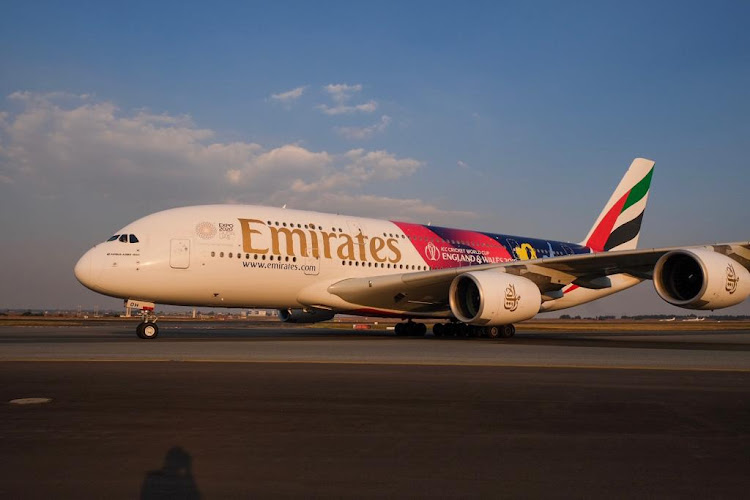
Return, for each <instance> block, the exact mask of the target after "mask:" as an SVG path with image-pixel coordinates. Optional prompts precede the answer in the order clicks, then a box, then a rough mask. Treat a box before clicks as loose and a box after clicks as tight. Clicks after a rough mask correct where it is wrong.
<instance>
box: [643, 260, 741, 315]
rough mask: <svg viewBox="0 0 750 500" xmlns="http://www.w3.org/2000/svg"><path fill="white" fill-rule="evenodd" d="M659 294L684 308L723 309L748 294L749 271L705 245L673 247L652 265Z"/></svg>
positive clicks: (738, 301)
mask: <svg viewBox="0 0 750 500" xmlns="http://www.w3.org/2000/svg"><path fill="white" fill-rule="evenodd" d="M654 287H655V288H656V293H658V294H659V297H661V298H662V299H664V300H665V301H667V302H669V303H670V304H672V305H675V306H678V307H684V308H685V309H722V308H724V307H729V306H734V305H737V304H739V303H740V302H742V301H743V300H745V299H746V298H747V297H748V295H750V272H748V270H747V269H745V267H744V266H742V265H741V264H739V263H738V262H736V261H734V260H732V259H730V258H729V257H727V256H726V255H723V254H720V253H717V252H713V251H711V250H708V249H702V248H699V249H685V250H674V251H672V252H669V253H666V254H664V255H662V257H661V258H660V259H659V260H658V261H657V262H656V266H655V267H654Z"/></svg>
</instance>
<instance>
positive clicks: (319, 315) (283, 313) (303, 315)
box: [279, 309, 336, 323]
mask: <svg viewBox="0 0 750 500" xmlns="http://www.w3.org/2000/svg"><path fill="white" fill-rule="evenodd" d="M334 316H336V313H335V312H333V311H321V310H319V309H310V310H307V309H279V319H281V321H283V322H284V323H319V322H321V321H328V320H329V319H333V317H334Z"/></svg>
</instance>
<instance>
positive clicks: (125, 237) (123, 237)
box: [120, 234, 128, 243]
mask: <svg viewBox="0 0 750 500" xmlns="http://www.w3.org/2000/svg"><path fill="white" fill-rule="evenodd" d="M120 241H122V242H123V243H127V242H128V235H127V234H123V235H121V236H120Z"/></svg>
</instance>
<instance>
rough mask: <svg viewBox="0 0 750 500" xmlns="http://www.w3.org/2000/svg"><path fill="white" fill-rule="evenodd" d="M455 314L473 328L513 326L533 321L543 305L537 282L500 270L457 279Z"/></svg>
mask: <svg viewBox="0 0 750 500" xmlns="http://www.w3.org/2000/svg"><path fill="white" fill-rule="evenodd" d="M448 297H449V300H450V306H451V312H452V313H453V315H454V316H455V317H456V318H458V320H459V321H462V322H464V323H470V324H473V325H486V326H493V325H509V324H511V323H516V322H518V321H524V320H527V319H530V318H533V317H534V316H535V315H536V314H537V313H538V312H539V307H540V306H541V304H542V295H541V293H540V292H539V288H538V287H537V286H536V285H535V284H534V282H532V281H530V280H528V279H526V278H522V277H520V276H515V275H513V274H507V273H503V272H499V271H477V272H470V273H464V274H461V275H459V276H457V277H456V278H455V279H454V280H453V282H452V283H451V287H450V291H449V295H448Z"/></svg>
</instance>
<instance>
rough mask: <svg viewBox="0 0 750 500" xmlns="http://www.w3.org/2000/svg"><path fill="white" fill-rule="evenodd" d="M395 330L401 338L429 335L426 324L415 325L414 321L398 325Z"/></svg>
mask: <svg viewBox="0 0 750 500" xmlns="http://www.w3.org/2000/svg"><path fill="white" fill-rule="evenodd" d="M395 330H396V335H398V336H399V337H422V336H424V334H425V333H427V327H426V326H425V324H424V323H415V322H413V321H412V320H409V321H407V322H406V323H398V324H396V329H395Z"/></svg>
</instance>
